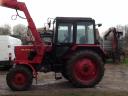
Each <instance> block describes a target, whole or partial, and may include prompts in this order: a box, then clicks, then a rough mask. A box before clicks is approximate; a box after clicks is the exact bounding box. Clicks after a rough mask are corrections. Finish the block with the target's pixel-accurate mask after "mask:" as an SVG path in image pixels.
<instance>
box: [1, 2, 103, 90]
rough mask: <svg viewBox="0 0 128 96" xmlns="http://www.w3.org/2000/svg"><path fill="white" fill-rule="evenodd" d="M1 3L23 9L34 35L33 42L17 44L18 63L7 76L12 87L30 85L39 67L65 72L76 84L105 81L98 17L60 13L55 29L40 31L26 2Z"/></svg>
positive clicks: (65, 76)
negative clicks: (97, 26)
mask: <svg viewBox="0 0 128 96" xmlns="http://www.w3.org/2000/svg"><path fill="white" fill-rule="evenodd" d="M1 5H2V6H4V7H9V8H12V9H16V10H20V11H23V12H24V14H25V16H26V19H27V21H28V28H29V29H30V30H31V34H32V37H33V38H34V39H33V40H34V41H33V45H26V46H16V47H15V56H16V58H15V60H14V65H13V67H12V68H11V69H10V71H9V72H8V74H7V77H6V80H7V85H8V86H9V87H10V88H11V89H12V90H17V91H22V90H27V89H29V88H30V87H31V85H32V81H33V78H37V73H38V72H39V71H43V72H50V71H53V72H55V73H56V74H57V73H62V75H63V77H64V78H66V79H67V80H69V81H70V82H71V83H72V84H73V85H74V86H76V87H93V86H95V85H96V84H98V83H99V82H100V81H101V79H102V77H103V75H104V63H105V54H104V52H103V50H102V48H101V47H100V45H99V43H98V42H97V38H96V28H95V27H96V24H95V20H94V19H92V18H78V17H77V18H75V17H57V18H55V19H54V22H53V25H54V26H53V30H51V31H50V32H49V31H46V32H44V33H43V34H39V32H37V30H36V27H35V24H34V22H33V20H32V18H31V16H30V14H29V12H28V10H27V7H26V5H25V4H24V3H23V2H18V1H17V0H1ZM17 15H18V16H19V14H17ZM49 25H50V23H49ZM41 37H42V38H43V39H42V38H41ZM43 40H48V41H47V42H46V41H43ZM55 77H56V79H59V77H57V75H55Z"/></svg>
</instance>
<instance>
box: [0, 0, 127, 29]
mask: <svg viewBox="0 0 128 96" xmlns="http://www.w3.org/2000/svg"><path fill="white" fill-rule="evenodd" d="M18 1H23V2H25V3H26V5H27V7H28V9H29V12H30V14H31V16H32V18H33V19H34V22H35V23H36V26H37V27H42V26H43V25H44V23H45V22H46V20H47V18H48V17H56V16H63V17H64V16H66V17H67V16H70V17H92V18H94V19H95V20H96V23H102V24H103V26H102V27H101V29H102V30H106V29H107V28H108V27H111V26H116V25H118V24H122V25H125V24H128V0H18ZM0 12H1V15H0V25H3V24H10V25H16V24H18V23H22V24H27V23H26V22H25V20H21V19H17V20H15V21H14V20H11V16H12V15H14V14H16V13H15V10H12V9H8V8H4V7H0Z"/></svg>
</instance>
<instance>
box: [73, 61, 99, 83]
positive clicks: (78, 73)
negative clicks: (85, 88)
mask: <svg viewBox="0 0 128 96" xmlns="http://www.w3.org/2000/svg"><path fill="white" fill-rule="evenodd" d="M73 73H74V76H75V78H76V79H77V80H78V81H80V82H83V83H85V84H88V83H90V82H92V81H94V80H95V79H96V77H97V73H98V68H97V66H96V63H95V62H93V61H92V60H91V59H81V60H78V61H76V62H75V65H74V70H73Z"/></svg>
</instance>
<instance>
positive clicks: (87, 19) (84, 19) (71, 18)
mask: <svg viewBox="0 0 128 96" xmlns="http://www.w3.org/2000/svg"><path fill="white" fill-rule="evenodd" d="M56 20H57V21H94V19H92V18H89V17H56Z"/></svg>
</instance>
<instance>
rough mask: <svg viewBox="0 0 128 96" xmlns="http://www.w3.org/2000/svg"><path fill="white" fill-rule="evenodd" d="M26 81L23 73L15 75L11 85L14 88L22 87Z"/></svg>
mask: <svg viewBox="0 0 128 96" xmlns="http://www.w3.org/2000/svg"><path fill="white" fill-rule="evenodd" d="M26 81H27V76H26V74H25V73H23V72H17V73H15V76H14V77H13V78H12V84H13V85H14V86H24V85H25V84H26Z"/></svg>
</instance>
